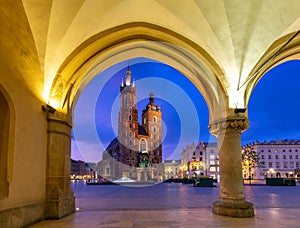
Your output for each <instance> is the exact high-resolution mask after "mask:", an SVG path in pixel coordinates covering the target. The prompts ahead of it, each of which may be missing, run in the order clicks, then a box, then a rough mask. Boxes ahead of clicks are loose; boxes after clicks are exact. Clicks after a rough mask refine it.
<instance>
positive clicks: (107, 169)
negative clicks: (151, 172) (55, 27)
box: [105, 167, 110, 176]
mask: <svg viewBox="0 0 300 228" xmlns="http://www.w3.org/2000/svg"><path fill="white" fill-rule="evenodd" d="M105 175H106V176H109V175H110V168H108V167H106V168H105Z"/></svg>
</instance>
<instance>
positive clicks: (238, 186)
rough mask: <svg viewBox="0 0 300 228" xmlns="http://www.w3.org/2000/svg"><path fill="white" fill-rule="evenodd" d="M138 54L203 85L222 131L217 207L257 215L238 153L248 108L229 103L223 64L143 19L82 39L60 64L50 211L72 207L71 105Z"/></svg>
mask: <svg viewBox="0 0 300 228" xmlns="http://www.w3.org/2000/svg"><path fill="white" fill-rule="evenodd" d="M140 56H143V57H146V58H152V59H155V60H158V61H160V62H163V63H166V64H168V65H170V66H172V67H173V68H175V69H177V70H179V71H180V72H181V73H183V74H184V75H185V76H186V77H187V78H189V79H190V80H191V81H192V82H193V83H194V85H195V86H196V87H197V88H198V89H199V91H200V92H201V94H202V95H203V97H204V99H205V101H206V103H207V105H208V109H209V119H210V122H211V124H210V128H211V131H212V133H213V134H215V135H216V136H217V137H218V145H219V151H220V152H219V160H220V167H221V171H220V174H221V177H222V178H221V185H220V186H221V191H220V194H221V196H220V199H219V200H218V201H217V202H215V203H214V205H213V212H214V213H216V214H221V215H227V216H233V217H251V216H253V215H254V212H253V207H252V204H251V203H248V202H246V201H245V198H244V192H243V185H242V172H241V158H239V157H240V156H239V154H240V134H241V132H242V131H244V130H245V129H247V127H248V121H247V117H246V114H245V113H244V112H242V113H239V112H235V111H234V110H233V109H230V108H228V107H229V106H228V98H227V97H228V96H227V94H226V93H225V89H224V88H226V86H225V85H224V83H225V84H226V80H224V81H222V82H221V81H220V80H218V77H217V76H216V75H219V74H221V73H220V72H221V70H220V67H219V66H218V65H217V64H216V63H215V62H214V61H213V59H212V58H211V57H210V56H209V55H208V54H207V53H206V52H205V51H204V50H203V49H201V47H199V46H197V45H195V44H194V43H192V42H191V41H189V40H188V39H186V38H184V37H182V36H180V35H178V34H175V33H174V32H172V31H168V30H166V29H164V28H161V27H158V26H153V25H149V24H145V23H131V24H126V25H124V26H119V27H117V28H113V29H111V30H109V31H105V32H103V33H101V34H97V35H95V36H94V37H92V38H90V39H89V40H87V41H86V42H84V43H83V44H82V45H81V46H80V47H78V49H76V50H75V51H74V52H73V53H72V54H71V55H70V56H69V58H68V59H67V60H66V61H65V62H64V63H63V64H62V66H61V67H60V69H59V71H58V73H57V75H56V78H55V80H54V82H53V85H52V90H51V93H50V100H49V103H50V104H58V109H57V112H56V113H55V114H51V113H49V114H48V118H47V120H48V163H49V165H48V168H47V202H48V203H47V206H48V207H47V213H48V217H49V218H60V217H62V216H64V215H66V214H68V213H72V212H74V196H73V193H72V191H71V190H70V186H69V182H68V175H69V169H70V165H69V164H68V161H69V160H70V135H71V128H72V119H73V109H74V106H75V104H76V100H77V99H78V97H79V96H80V93H81V91H82V90H83V89H84V88H85V86H86V85H87V84H88V82H89V81H90V80H91V79H92V78H94V77H95V76H96V75H97V74H99V73H100V72H102V71H103V70H105V69H106V68H108V67H110V66H112V65H114V64H116V63H118V62H121V61H124V60H128V59H130V58H135V57H140ZM62 157H63V161H62V162H61V160H60V159H62ZM59 160H60V162H57V161H59ZM58 170H59V171H58ZM232 174H234V175H232ZM49 212H51V213H49Z"/></svg>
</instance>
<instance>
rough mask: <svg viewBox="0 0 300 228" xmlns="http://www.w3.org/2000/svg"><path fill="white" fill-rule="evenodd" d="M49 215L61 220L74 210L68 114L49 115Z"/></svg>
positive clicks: (47, 176)
mask: <svg viewBox="0 0 300 228" xmlns="http://www.w3.org/2000/svg"><path fill="white" fill-rule="evenodd" d="M47 121H48V148H47V172H46V218H47V219H59V218H61V217H63V216H66V215H69V214H71V213H74V212H75V199H74V193H73V191H72V190H71V188H70V167H71V129H72V125H71V124H70V123H69V121H68V118H67V116H66V115H64V114H62V113H59V112H56V113H55V114H50V113H48V114H47Z"/></svg>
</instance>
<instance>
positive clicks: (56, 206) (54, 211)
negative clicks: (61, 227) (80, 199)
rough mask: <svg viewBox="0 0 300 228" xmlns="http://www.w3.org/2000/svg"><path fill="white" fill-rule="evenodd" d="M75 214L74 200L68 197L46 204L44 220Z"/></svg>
mask: <svg viewBox="0 0 300 228" xmlns="http://www.w3.org/2000/svg"><path fill="white" fill-rule="evenodd" d="M73 213H75V198H74V197H68V198H63V199H59V200H48V201H47V202H46V219H60V218H62V217H64V216H67V215H70V214H73Z"/></svg>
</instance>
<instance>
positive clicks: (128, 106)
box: [118, 66, 139, 167]
mask: <svg viewBox="0 0 300 228" xmlns="http://www.w3.org/2000/svg"><path fill="white" fill-rule="evenodd" d="M138 128H139V123H138V110H137V109H136V88H135V85H134V82H133V81H132V79H131V71H130V68H129V66H128V69H127V71H126V79H125V83H124V81H122V84H121V86H120V112H119V124H118V140H119V143H120V144H121V145H120V155H121V157H120V161H121V162H122V163H123V164H125V165H128V166H133V167H135V166H137V164H138V159H137V157H138V156H137V151H136V145H137V144H138V142H137V136H138Z"/></svg>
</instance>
